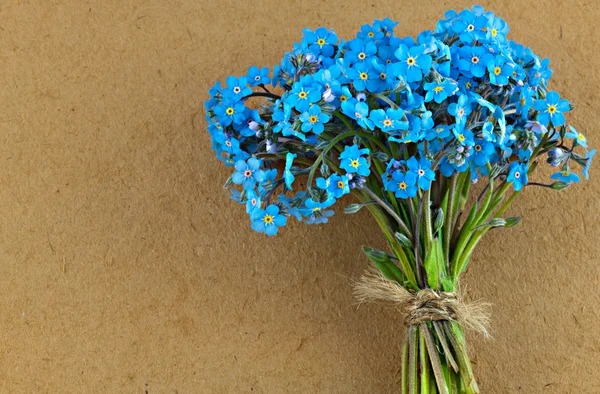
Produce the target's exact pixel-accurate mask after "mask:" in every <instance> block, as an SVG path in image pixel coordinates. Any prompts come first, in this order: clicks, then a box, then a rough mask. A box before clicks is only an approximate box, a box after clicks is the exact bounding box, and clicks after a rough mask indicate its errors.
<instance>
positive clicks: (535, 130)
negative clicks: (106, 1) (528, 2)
mask: <svg viewBox="0 0 600 394" xmlns="http://www.w3.org/2000/svg"><path fill="white" fill-rule="evenodd" d="M396 25H397V23H395V22H392V21H391V20H389V19H384V20H377V21H375V22H374V23H373V24H372V25H365V26H363V27H362V28H361V31H360V32H359V33H358V35H357V36H356V38H354V39H352V40H350V41H348V42H344V41H343V40H342V41H339V40H338V37H337V35H336V34H335V33H334V32H333V30H328V29H326V28H319V29H317V30H316V31H312V30H309V29H306V30H305V31H304V38H303V40H302V42H301V43H299V44H296V45H295V47H294V50H293V51H291V52H289V53H287V54H286V55H285V56H284V58H283V60H282V62H281V63H280V65H278V66H276V67H275V68H274V70H273V73H272V74H271V71H270V70H269V69H268V68H266V67H265V68H262V69H259V68H257V67H251V68H250V69H249V70H248V73H247V75H244V76H241V77H239V78H237V77H235V76H230V77H228V78H227V86H226V87H225V86H221V84H220V83H217V84H216V85H215V86H214V87H213V88H212V89H211V90H210V95H211V97H210V99H209V100H208V101H207V102H206V103H205V105H206V119H207V121H208V124H209V125H208V130H209V132H210V134H211V137H212V142H213V148H214V149H215V151H216V152H217V157H218V158H219V159H221V160H222V161H223V162H224V163H225V164H227V165H229V166H233V167H234V172H233V174H232V176H231V177H230V178H229V179H228V180H227V182H226V187H227V188H228V189H231V198H232V199H233V200H235V201H237V202H239V203H241V204H244V205H245V207H246V211H247V213H248V214H249V215H250V219H251V226H252V228H253V229H254V230H256V231H258V232H261V233H265V234H267V235H269V236H271V235H275V234H277V232H278V231H279V229H280V228H281V227H283V226H285V225H286V224H287V223H288V219H289V218H296V219H297V220H298V221H304V222H306V223H307V224H320V223H326V222H327V221H328V220H329V218H330V217H331V216H332V215H333V214H334V212H333V211H332V210H331V209H330V207H331V206H332V205H334V204H335V203H336V202H338V201H342V200H345V198H346V197H345V196H347V195H353V196H354V198H355V199H356V200H357V202H352V203H351V204H350V205H348V206H347V207H346V208H345V212H346V213H348V214H352V213H356V212H358V211H360V210H361V209H364V208H366V209H368V211H369V212H370V213H371V215H372V216H373V218H374V219H375V222H376V223H377V225H378V226H379V227H380V228H381V231H382V232H383V235H384V237H385V239H386V241H387V244H388V246H389V251H388V252H386V251H381V250H376V249H373V248H364V249H363V250H364V252H365V254H366V255H367V257H368V258H369V259H370V260H371V261H372V262H373V263H374V266H375V267H376V269H377V274H376V275H374V274H372V273H371V274H367V275H365V276H364V277H363V278H362V280H361V281H360V282H359V283H358V285H357V288H356V294H357V296H358V298H359V299H360V300H361V301H373V300H388V301H392V302H394V303H396V304H398V306H400V307H401V308H402V309H403V310H404V312H405V313H406V322H407V333H406V341H405V343H404V345H403V357H402V360H403V361H402V388H401V392H402V393H411V394H416V393H421V394H433V393H441V394H446V393H478V392H479V388H478V386H477V383H476V380H475V377H474V375H473V370H472V367H471V362H470V360H469V357H468V354H467V345H466V341H465V334H464V331H463V328H467V329H473V330H475V331H479V332H481V333H483V334H487V331H486V325H487V315H486V313H485V308H484V305H482V304H477V303H468V302H466V301H465V299H464V295H463V294H462V293H461V291H460V286H459V281H460V278H461V275H462V274H463V273H464V272H465V270H466V269H467V267H468V264H469V261H470V259H471V256H472V255H473V251H474V250H475V247H476V245H477V244H478V242H479V241H480V240H481V238H482V237H483V236H484V235H485V234H486V233H488V232H489V231H491V230H493V229H496V228H499V227H511V226H514V225H516V224H517V223H518V222H519V218H512V217H506V212H507V210H508V208H509V207H510V206H511V204H512V203H513V202H514V200H515V198H516V197H517V196H518V195H519V194H520V192H521V191H522V190H524V188H525V187H529V186H541V187H546V188H550V189H554V190H562V189H564V188H566V187H567V186H569V185H570V184H572V183H575V182H578V181H579V179H580V178H579V175H577V174H576V173H575V172H574V171H573V168H574V167H575V166H574V165H573V164H575V165H578V166H580V168H581V173H582V175H583V176H585V177H586V178H587V177H588V170H589V167H590V165H591V162H592V157H593V156H594V154H595V150H588V146H587V141H586V138H585V136H584V135H583V134H582V133H580V132H578V131H577V130H576V129H575V128H574V127H572V126H570V125H567V124H566V123H565V121H566V119H565V116H564V113H566V112H569V111H570V110H571V109H572V106H571V105H570V104H569V102H568V101H567V100H565V99H561V98H560V96H559V94H558V93H556V92H554V91H549V90H548V88H547V86H548V81H549V79H550V76H551V75H552V71H551V70H550V69H549V68H548V61H547V59H543V60H542V59H540V58H539V57H538V56H537V55H536V54H534V53H533V52H532V51H531V50H530V49H529V48H525V47H524V46H522V45H519V44H516V43H514V42H513V41H508V40H507V38H506V33H507V32H508V26H507V25H506V22H504V21H503V20H502V19H501V18H498V17H497V16H495V15H494V14H493V13H491V12H485V11H484V10H483V8H481V7H473V8H472V10H464V11H462V12H461V13H456V12H454V11H449V12H448V13H446V16H445V19H442V20H440V21H439V22H438V23H437V26H436V29H435V31H425V32H423V33H421V34H420V35H419V36H418V37H417V39H416V40H415V39H413V38H411V37H403V38H401V37H397V36H395V35H394V28H395V26H396ZM338 41H339V42H338ZM269 84H271V85H272V88H271V89H269V88H268V87H267V85H269ZM250 99H257V100H260V105H259V106H257V105H250V104H249V102H250ZM543 161H546V162H547V163H548V164H550V165H551V166H553V167H560V170H559V171H558V172H556V173H555V174H553V175H552V176H551V179H552V180H553V182H552V183H548V184H545V183H539V182H529V177H530V176H531V175H532V173H533V172H534V170H535V169H536V167H537V166H538V164H539V163H541V162H543ZM474 184H477V185H476V186H473V185H474ZM298 189H300V190H298Z"/></svg>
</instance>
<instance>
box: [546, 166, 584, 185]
mask: <svg viewBox="0 0 600 394" xmlns="http://www.w3.org/2000/svg"><path fill="white" fill-rule="evenodd" d="M550 179H554V180H555V181H560V182H564V183H571V182H573V183H577V182H579V176H578V175H577V174H575V173H574V172H571V170H570V169H568V168H563V170H562V171H559V172H557V173H555V174H552V175H551V176H550Z"/></svg>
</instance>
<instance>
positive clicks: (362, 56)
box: [358, 52, 367, 60]
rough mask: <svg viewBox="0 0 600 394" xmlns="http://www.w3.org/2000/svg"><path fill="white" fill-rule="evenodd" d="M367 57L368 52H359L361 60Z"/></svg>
mask: <svg viewBox="0 0 600 394" xmlns="http://www.w3.org/2000/svg"><path fill="white" fill-rule="evenodd" d="M366 57H367V54H366V53H364V52H361V53H359V54H358V58H359V59H360V60H365V58H366Z"/></svg>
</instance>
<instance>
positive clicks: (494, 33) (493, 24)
mask: <svg viewBox="0 0 600 394" xmlns="http://www.w3.org/2000/svg"><path fill="white" fill-rule="evenodd" d="M487 28H488V29H487V39H488V40H495V41H498V42H504V41H506V34H508V30H509V27H508V24H507V23H506V22H505V21H504V20H502V19H501V18H491V19H490V21H489V23H488V27H487Z"/></svg>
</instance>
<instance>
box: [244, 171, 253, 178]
mask: <svg viewBox="0 0 600 394" xmlns="http://www.w3.org/2000/svg"><path fill="white" fill-rule="evenodd" d="M244 176H245V177H246V178H250V177H251V176H252V171H250V170H246V171H244Z"/></svg>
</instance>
